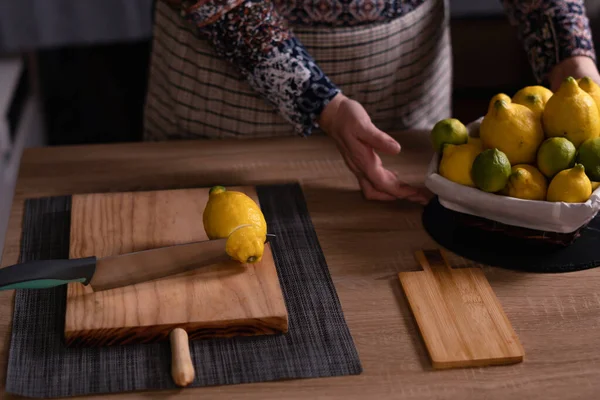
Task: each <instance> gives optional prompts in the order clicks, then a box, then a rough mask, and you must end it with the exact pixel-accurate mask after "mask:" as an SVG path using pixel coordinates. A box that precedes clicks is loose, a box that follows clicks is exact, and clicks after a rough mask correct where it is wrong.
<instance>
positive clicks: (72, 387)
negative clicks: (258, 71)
mask: <svg viewBox="0 0 600 400" xmlns="http://www.w3.org/2000/svg"><path fill="white" fill-rule="evenodd" d="M257 192H258V196H259V199H260V204H261V207H262V208H263V212H264V214H265V218H266V220H267V223H268V225H269V231H271V232H272V233H274V234H276V235H277V240H275V241H273V242H272V250H273V257H274V259H275V264H276V266H277V272H278V275H279V279H280V282H281V288H282V291H283V295H284V299H285V302H286V306H287V308H288V313H289V332H288V333H287V334H284V335H273V336H257V337H237V338H230V339H210V340H196V341H192V342H191V344H190V350H191V353H192V360H193V361H194V365H195V368H196V379H195V381H194V382H193V383H192V384H191V385H190V386H192V387H198V386H208V385H224V384H237V383H249V382H261V381H272V380H279V379H294V378H314V377H328V376H340V375H353V374H359V373H361V372H362V367H361V363H360V360H359V358H358V354H357V351H356V348H355V346H354V343H353V341H352V337H351V336H350V332H349V330H348V327H347V326H346V322H345V320H344V316H343V313H342V310H341V307H340V303H339V300H338V297H337V294H336V291H335V288H334V286H333V283H332V281H331V277H330V275H329V271H328V269H327V264H326V263H325V258H324V256H323V253H322V251H321V248H320V246H319V242H318V240H317V236H316V233H315V231H314V229H313V226H312V222H311V220H310V216H309V214H308V210H307V208H306V204H305V202H304V196H303V193H302V190H301V188H300V186H299V185H298V184H295V183H293V184H282V185H272V186H264V187H258V188H257ZM70 206H71V198H70V196H65V197H51V198H40V199H28V200H27V201H26V204H25V215H24V220H23V238H22V245H21V254H20V262H24V261H29V260H35V259H50V258H64V257H68V255H69V227H70ZM65 300H66V288H65V287H62V288H54V289H44V290H18V291H17V293H16V298H15V308H14V316H13V328H12V338H11V347H10V352H9V360H8V371H7V381H6V391H7V392H9V393H14V394H19V395H23V396H29V397H67V396H76V395H91V394H101V393H116V392H128V391H135V390H159V389H171V388H176V386H175V384H174V383H173V381H172V379H171V375H170V357H171V355H170V350H169V343H168V342H162V343H155V344H144V345H126V346H112V347H101V348H66V347H65V346H64V344H63V341H62V331H63V323H64V315H65V311H64V310H65Z"/></svg>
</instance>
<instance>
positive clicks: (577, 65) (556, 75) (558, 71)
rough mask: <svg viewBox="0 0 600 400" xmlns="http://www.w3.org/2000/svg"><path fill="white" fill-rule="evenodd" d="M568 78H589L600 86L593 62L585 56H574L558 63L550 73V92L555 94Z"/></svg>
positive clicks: (599, 77) (596, 69)
mask: <svg viewBox="0 0 600 400" xmlns="http://www.w3.org/2000/svg"><path fill="white" fill-rule="evenodd" d="M569 76H572V77H573V78H575V79H579V78H583V77H584V76H589V77H590V78H592V80H593V81H594V82H596V83H597V84H599V85H600V74H599V73H598V68H597V67H596V64H595V63H594V61H593V60H592V59H591V58H589V57H585V56H575V57H570V58H567V59H565V60H563V61H561V62H560V63H558V64H557V65H556V66H555V67H554V68H553V69H552V71H551V72H550V75H549V77H548V80H549V81H550V90H552V91H553V92H556V91H557V90H558V88H559V87H560V85H561V84H562V82H563V81H564V80H565V79H566V78H567V77H569Z"/></svg>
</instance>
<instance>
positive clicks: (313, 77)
mask: <svg viewBox="0 0 600 400" xmlns="http://www.w3.org/2000/svg"><path fill="white" fill-rule="evenodd" d="M168 2H169V3H171V4H172V5H176V6H178V7H179V10H180V13H181V16H182V17H183V18H184V19H186V20H187V21H190V22H192V23H193V24H194V25H195V26H196V27H197V30H198V34H199V35H202V36H203V37H205V38H206V39H208V40H209V41H210V42H211V43H212V45H213V46H214V48H215V49H216V51H217V53H218V54H219V55H220V56H221V57H223V58H224V59H226V60H228V61H229V62H230V63H231V64H232V65H234V66H235V67H236V68H238V70H239V71H240V72H241V73H242V75H243V76H244V77H245V78H246V79H247V80H248V82H249V83H250V85H251V86H252V87H253V88H254V89H255V90H256V91H257V92H259V93H260V94H261V95H262V96H264V97H265V98H266V99H267V100H268V101H270V102H271V103H272V104H273V105H275V107H277V108H278V110H279V112H280V113H281V114H282V115H283V116H284V117H285V118H286V119H287V120H288V121H289V122H290V123H292V124H293V126H294V128H295V130H296V131H297V132H298V133H299V134H301V135H309V134H310V133H311V132H312V130H313V129H314V128H315V127H317V126H318V123H317V121H318V118H319V116H320V114H321V112H322V111H323V109H324V107H325V106H326V105H327V104H328V103H329V102H330V101H331V100H332V99H333V97H334V96H335V95H336V94H337V93H339V89H338V88H337V87H336V86H335V85H334V84H333V83H332V82H331V81H330V80H329V79H328V78H327V76H326V75H325V74H324V73H323V71H322V70H321V69H320V68H319V66H318V65H317V64H316V63H315V61H314V60H313V58H312V57H311V56H310V55H309V54H308V52H307V51H306V50H305V49H304V47H303V46H302V44H301V43H300V41H299V40H298V39H297V38H296V37H295V36H294V35H293V33H292V32H291V31H290V30H289V29H288V28H287V26H286V23H285V21H284V19H283V18H282V17H281V16H280V15H278V13H277V11H276V9H275V8H274V7H273V3H272V2H271V1H260V0H212V1H208V0H200V1H199V0H183V1H182V0H168Z"/></svg>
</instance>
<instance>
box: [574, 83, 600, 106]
mask: <svg viewBox="0 0 600 400" xmlns="http://www.w3.org/2000/svg"><path fill="white" fill-rule="evenodd" d="M577 83H578V84H579V87H580V88H581V89H583V90H584V91H585V92H586V93H587V94H589V95H590V96H592V99H594V102H595V103H596V106H597V107H598V112H600V86H598V84H597V83H596V82H594V80H593V79H592V78H590V77H589V76H584V77H583V78H580V79H578V80H577Z"/></svg>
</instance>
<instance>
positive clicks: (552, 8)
mask: <svg viewBox="0 0 600 400" xmlns="http://www.w3.org/2000/svg"><path fill="white" fill-rule="evenodd" d="M502 4H503V6H504V9H505V11H506V13H507V15H508V18H509V21H510V23H511V24H512V25H514V26H516V27H517V28H518V32H519V39H520V40H521V41H522V43H523V46H524V47H525V50H526V51H527V54H528V56H529V62H530V64H531V67H532V69H533V73H534V75H535V77H536V79H537V80H538V82H539V83H541V82H543V81H545V80H547V81H549V82H550V85H551V87H552V88H554V89H556V88H557V85H560V82H561V81H562V79H564V78H565V77H566V75H565V74H567V75H568V74H570V73H572V72H576V73H579V74H582V73H587V74H591V75H593V78H596V75H597V74H598V71H597V68H596V66H595V62H596V54H595V51H594V44H593V41H592V34H591V31H590V26H589V20H588V18H587V16H586V10H585V5H584V1H583V0H564V1H560V0H547V1H545V0H527V1H519V0H502Z"/></svg>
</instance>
